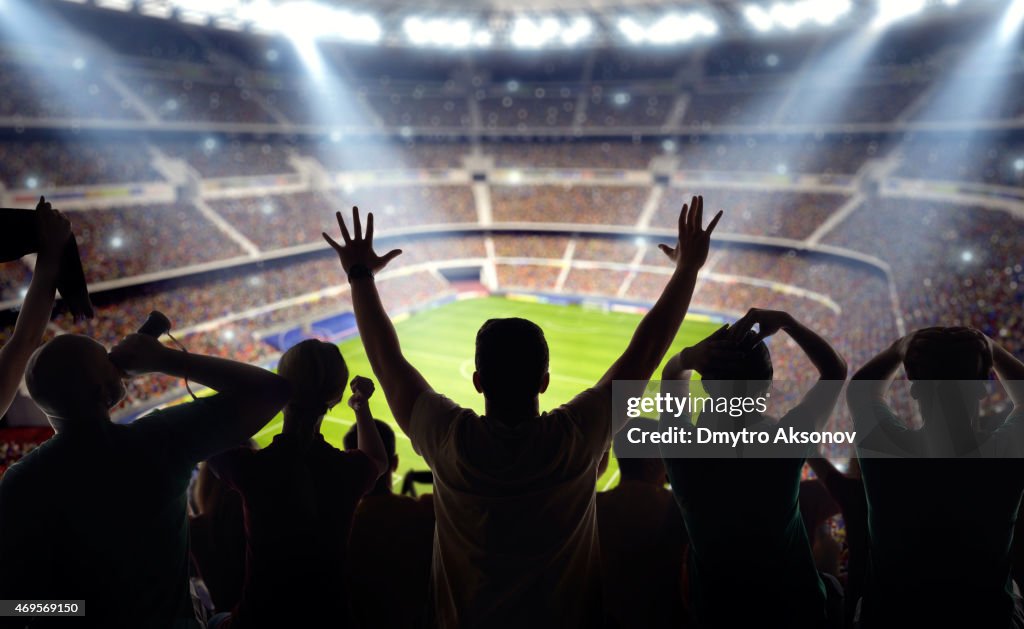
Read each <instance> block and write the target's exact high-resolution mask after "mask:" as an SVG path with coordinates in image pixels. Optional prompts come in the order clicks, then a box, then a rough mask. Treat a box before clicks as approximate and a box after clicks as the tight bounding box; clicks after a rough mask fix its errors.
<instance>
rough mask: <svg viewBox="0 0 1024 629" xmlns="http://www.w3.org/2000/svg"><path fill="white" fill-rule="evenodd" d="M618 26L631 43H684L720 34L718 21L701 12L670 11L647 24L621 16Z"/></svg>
mask: <svg viewBox="0 0 1024 629" xmlns="http://www.w3.org/2000/svg"><path fill="white" fill-rule="evenodd" d="M616 27H617V28H618V29H619V32H620V33H622V35H623V36H624V37H625V38H626V40H627V41H629V43H631V44H655V45H671V44H683V43H686V42H689V41H693V40H695V39H702V38H709V37H714V36H715V35H717V34H718V23H717V22H715V21H714V20H713V19H711V18H710V17H708V16H707V15H704V14H703V13H699V12H693V13H669V14H667V15H664V16H662V17H661V18H659V19H657V20H654V21H653V22H650V23H648V24H646V25H645V24H641V23H640V22H638V21H637V20H635V19H634V18H632V17H628V16H626V17H620V18H619V20H618V21H617V22H616Z"/></svg>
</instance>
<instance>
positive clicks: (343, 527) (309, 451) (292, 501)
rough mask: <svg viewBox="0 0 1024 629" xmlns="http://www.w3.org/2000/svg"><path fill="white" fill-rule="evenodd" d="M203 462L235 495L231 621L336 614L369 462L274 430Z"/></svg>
mask: <svg viewBox="0 0 1024 629" xmlns="http://www.w3.org/2000/svg"><path fill="white" fill-rule="evenodd" d="M209 464H210V465H211V466H212V467H213V469H214V471H215V472H216V473H217V475H218V476H219V477H220V478H221V479H222V480H223V481H224V482H226V483H227V484H228V485H229V486H230V487H232V488H233V489H235V490H236V491H237V492H238V493H239V494H241V496H242V507H243V512H244V519H245V532H246V582H245V589H244V591H243V593H242V601H241V602H240V603H239V605H238V606H237V607H236V608H235V611H234V612H233V615H234V618H233V624H232V626H261V625H260V623H262V624H264V625H265V624H267V623H268V622H278V621H282V622H283V621H284V619H290V621H294V622H298V621H299V619H301V618H312V619H316V617H317V614H318V613H321V612H322V610H324V609H326V610H327V612H326V613H330V614H331V615H332V616H343V615H344V607H343V606H341V607H339V606H338V604H337V598H338V596H339V593H341V592H343V591H344V584H343V574H344V572H343V571H344V560H345V551H346V547H347V545H348V538H349V530H350V527H351V525H352V516H353V513H354V512H355V509H356V505H357V504H358V503H359V499H360V498H361V497H362V496H363V495H364V494H366V492H368V491H369V490H370V489H372V488H373V485H374V483H375V482H376V481H377V478H378V470H377V466H376V464H374V463H373V461H372V460H371V459H370V458H369V457H368V456H366V454H364V453H363V452H362V451H360V450H339V449H337V448H335V447H334V446H332V445H330V444H328V443H327V442H326V441H324V438H323V436H322V435H320V434H319V433H318V434H316V435H315V436H314V438H313V441H312V443H310V444H304V443H302V441H301V440H300V439H299V438H297V437H296V436H294V435H290V434H280V435H277V436H276V437H274V440H273V441H272V442H271V443H270V445H268V446H267V447H265V448H263V449H262V450H255V451H254V450H250V449H248V448H239V449H236V450H230V451H228V452H224V453H221V454H219V455H217V456H216V457H214V458H213V459H211V460H210V462H209ZM293 599H294V600H296V601H298V600H299V599H301V601H302V603H301V605H300V606H299V607H296V606H294V605H291V604H289V603H288V601H289V600H293Z"/></svg>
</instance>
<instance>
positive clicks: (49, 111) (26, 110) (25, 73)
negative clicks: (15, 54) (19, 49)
mask: <svg viewBox="0 0 1024 629" xmlns="http://www.w3.org/2000/svg"><path fill="white" fill-rule="evenodd" d="M10 117H17V118H62V119H75V120H137V119H139V117H140V116H139V114H138V113H137V112H136V111H135V109H134V108H133V107H132V106H131V104H130V103H129V102H128V101H127V100H125V99H123V98H121V96H120V95H119V94H117V92H115V91H114V90H113V88H111V87H110V86H109V85H108V84H107V83H106V82H105V81H104V80H103V78H102V77H101V76H99V75H97V74H95V73H94V72H92V71H90V70H89V69H88V68H82V69H81V70H78V69H74V68H70V67H61V66H58V65H57V64H53V65H49V64H48V65H45V66H43V65H29V64H19V63H13V62H2V63H0V118H10Z"/></svg>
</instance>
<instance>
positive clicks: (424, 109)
mask: <svg viewBox="0 0 1024 629" xmlns="http://www.w3.org/2000/svg"><path fill="white" fill-rule="evenodd" d="M367 102H368V104H369V105H370V107H372V108H373V110H374V111H375V112H376V113H377V115H378V116H379V117H380V119H381V121H383V122H384V124H386V125H388V126H390V127H398V128H401V127H418V128H423V127H426V128H460V127H469V126H470V123H471V119H470V115H469V102H468V101H467V99H466V97H465V96H462V95H452V96H440V95H428V94H424V93H423V90H413V91H412V93H401V92H398V91H394V92H392V93H390V94H370V95H368V96H367Z"/></svg>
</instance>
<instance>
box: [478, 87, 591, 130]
mask: <svg viewBox="0 0 1024 629" xmlns="http://www.w3.org/2000/svg"><path fill="white" fill-rule="evenodd" d="M477 103H478V104H479V107H480V118H481V122H482V123H483V126H484V128H486V129H527V128H530V127H571V126H572V124H573V121H574V120H575V117H576V98H575V97H569V98H564V97H561V96H560V95H558V94H557V93H555V94H553V95H548V94H547V93H546V91H545V88H541V87H538V88H536V91H535V93H534V95H532V96H519V95H510V94H505V95H503V96H484V97H481V98H478V99H477Z"/></svg>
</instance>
